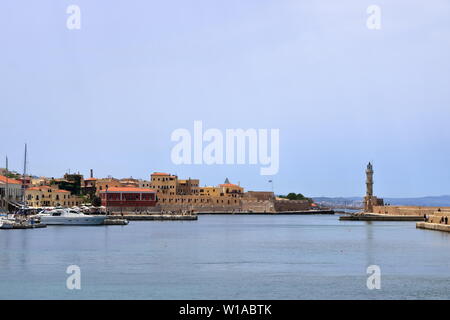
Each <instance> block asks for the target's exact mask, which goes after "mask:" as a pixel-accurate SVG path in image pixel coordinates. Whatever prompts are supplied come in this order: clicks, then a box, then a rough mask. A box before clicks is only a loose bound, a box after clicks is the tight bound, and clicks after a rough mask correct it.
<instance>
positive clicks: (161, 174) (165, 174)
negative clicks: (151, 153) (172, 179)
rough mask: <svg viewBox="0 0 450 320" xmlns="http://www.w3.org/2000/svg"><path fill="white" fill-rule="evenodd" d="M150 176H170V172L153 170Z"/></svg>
mask: <svg viewBox="0 0 450 320" xmlns="http://www.w3.org/2000/svg"><path fill="white" fill-rule="evenodd" d="M152 176H170V173H164V172H153V173H152Z"/></svg>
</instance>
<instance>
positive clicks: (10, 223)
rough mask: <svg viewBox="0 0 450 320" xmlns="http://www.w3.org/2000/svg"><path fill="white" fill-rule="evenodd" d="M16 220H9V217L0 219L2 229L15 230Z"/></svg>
mask: <svg viewBox="0 0 450 320" xmlns="http://www.w3.org/2000/svg"><path fill="white" fill-rule="evenodd" d="M13 228H14V220H11V219H8V218H7V217H0V229H13Z"/></svg>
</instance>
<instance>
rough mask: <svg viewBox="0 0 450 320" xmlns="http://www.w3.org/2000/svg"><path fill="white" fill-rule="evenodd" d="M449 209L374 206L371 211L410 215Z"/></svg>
mask: <svg viewBox="0 0 450 320" xmlns="http://www.w3.org/2000/svg"><path fill="white" fill-rule="evenodd" d="M439 209H441V210H444V209H446V210H450V208H448V207H447V208H446V207H418V206H374V207H373V213H379V214H389V215H399V216H403V215H410V216H423V215H424V214H427V215H430V214H433V213H434V212H435V211H438V210H439Z"/></svg>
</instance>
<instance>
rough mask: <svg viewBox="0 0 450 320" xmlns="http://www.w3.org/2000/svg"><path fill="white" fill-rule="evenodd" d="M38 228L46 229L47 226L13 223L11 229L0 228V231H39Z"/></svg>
mask: <svg viewBox="0 0 450 320" xmlns="http://www.w3.org/2000/svg"><path fill="white" fill-rule="evenodd" d="M40 228H47V225H46V224H43V223H36V224H21V223H14V224H13V225H12V227H11V228H0V230H18V229H40Z"/></svg>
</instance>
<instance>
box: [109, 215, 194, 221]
mask: <svg viewBox="0 0 450 320" xmlns="http://www.w3.org/2000/svg"><path fill="white" fill-rule="evenodd" d="M110 217H111V218H108V219H107V220H128V221H194V220H198V216H197V215H196V214H189V215H182V214H135V215H131V214H126V215H123V216H119V215H112V216H110Z"/></svg>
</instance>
